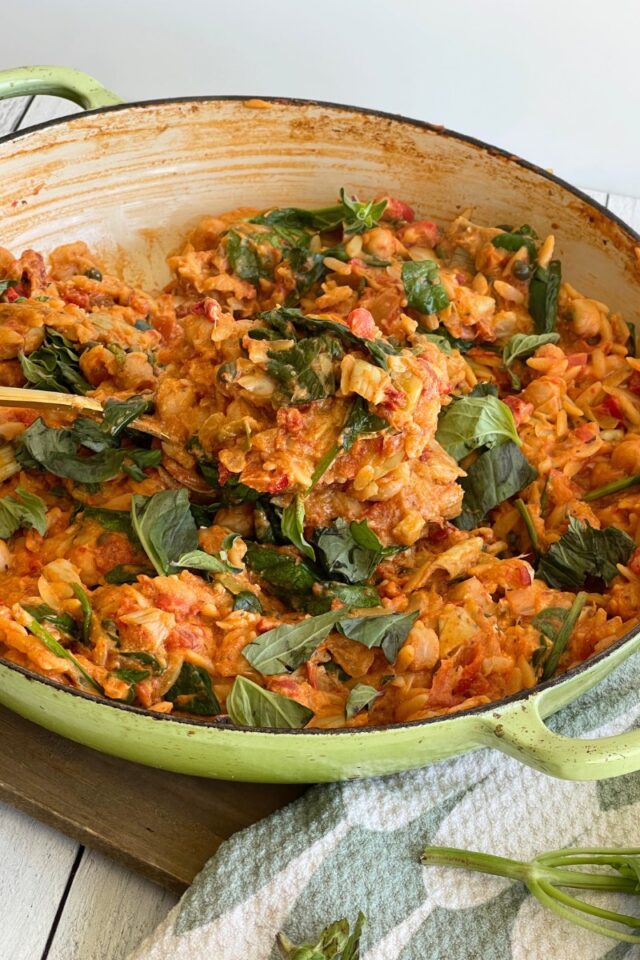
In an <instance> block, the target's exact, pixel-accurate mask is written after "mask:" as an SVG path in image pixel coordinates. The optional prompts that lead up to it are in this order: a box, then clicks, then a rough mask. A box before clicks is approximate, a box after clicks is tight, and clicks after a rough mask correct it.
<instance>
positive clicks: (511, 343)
mask: <svg viewBox="0 0 640 960" xmlns="http://www.w3.org/2000/svg"><path fill="white" fill-rule="evenodd" d="M559 339H560V334H559V333H539V334H526V333H514V335H513V336H512V337H511V338H510V339H509V340H508V341H507V343H506V344H505V345H504V348H503V350H502V362H503V364H504V366H505V368H506V370H507V372H508V374H509V376H510V377H511V384H512V386H513V389H514V390H519V389H520V387H521V386H522V384H521V382H520V377H518V376H517V375H516V374H515V373H514V372H513V370H512V369H511V365H512V364H513V362H514V361H515V360H526V358H527V357H531V356H532V355H533V354H534V353H535V352H536V350H537V349H538V347H542V346H544V344H545V343H557V342H558V340H559Z"/></svg>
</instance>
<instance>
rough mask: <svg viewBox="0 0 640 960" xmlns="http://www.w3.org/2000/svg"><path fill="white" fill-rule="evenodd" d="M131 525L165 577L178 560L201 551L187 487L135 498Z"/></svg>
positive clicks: (154, 563)
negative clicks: (195, 551) (193, 552)
mask: <svg viewBox="0 0 640 960" xmlns="http://www.w3.org/2000/svg"><path fill="white" fill-rule="evenodd" d="M131 522H132V524H133V529H134V530H135V532H136V535H137V537H138V540H139V541H140V544H141V546H142V549H143V550H144V552H145V553H146V554H147V556H148V557H149V559H150V560H151V563H152V564H153V566H154V567H155V569H156V570H157V572H158V573H159V574H160V575H161V576H162V575H165V576H166V575H167V574H169V573H171V572H172V570H171V566H172V564H173V563H175V562H176V561H177V559H178V557H183V556H184V555H185V554H188V553H191V551H194V550H197V549H198V534H197V530H196V525H195V522H194V520H193V517H192V516H191V510H190V509H189V495H188V493H187V491H186V490H185V489H184V488H182V489H180V490H163V491H162V492H161V493H156V494H154V495H153V496H152V497H142V496H139V495H137V494H136V495H134V496H133V497H132V498H131Z"/></svg>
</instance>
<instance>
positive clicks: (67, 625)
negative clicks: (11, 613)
mask: <svg viewBox="0 0 640 960" xmlns="http://www.w3.org/2000/svg"><path fill="white" fill-rule="evenodd" d="M22 609H23V610H26V611H27V613H28V614H29V616H30V617H33V619H34V620H37V622H38V623H52V624H53V625H54V627H57V628H58V630H61V631H62V633H68V634H69V636H70V637H76V636H77V635H78V624H77V623H76V621H75V620H74V619H73V617H72V616H71V614H69V613H58V611H57V610H54V609H53V607H50V606H49V604H48V603H40V604H38V605H37V606H30V605H29V604H27V603H23V604H22Z"/></svg>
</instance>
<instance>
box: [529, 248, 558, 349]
mask: <svg viewBox="0 0 640 960" xmlns="http://www.w3.org/2000/svg"><path fill="white" fill-rule="evenodd" d="M561 282H562V266H561V263H560V261H559V260H551V261H550V262H549V266H548V267H546V268H545V267H536V270H535V272H534V274H533V277H532V279H531V283H530V284H529V313H530V314H531V316H532V317H533V320H534V323H535V327H536V333H551V332H552V331H553V330H555V328H556V320H557V318H558V294H559V292H560V284H561Z"/></svg>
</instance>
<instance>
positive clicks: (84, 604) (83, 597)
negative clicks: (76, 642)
mask: <svg viewBox="0 0 640 960" xmlns="http://www.w3.org/2000/svg"><path fill="white" fill-rule="evenodd" d="M71 589H72V590H73V593H74V596H75V598H76V599H77V600H79V601H80V609H81V610H82V628H81V634H80V635H81V637H82V642H83V643H84V644H87V645H88V644H89V643H90V642H91V617H92V615H93V610H92V608H91V601H90V600H89V597H88V596H87V594H86V592H85V591H84V590H83V589H82V587H81V586H80V584H79V583H72V584H71Z"/></svg>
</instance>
